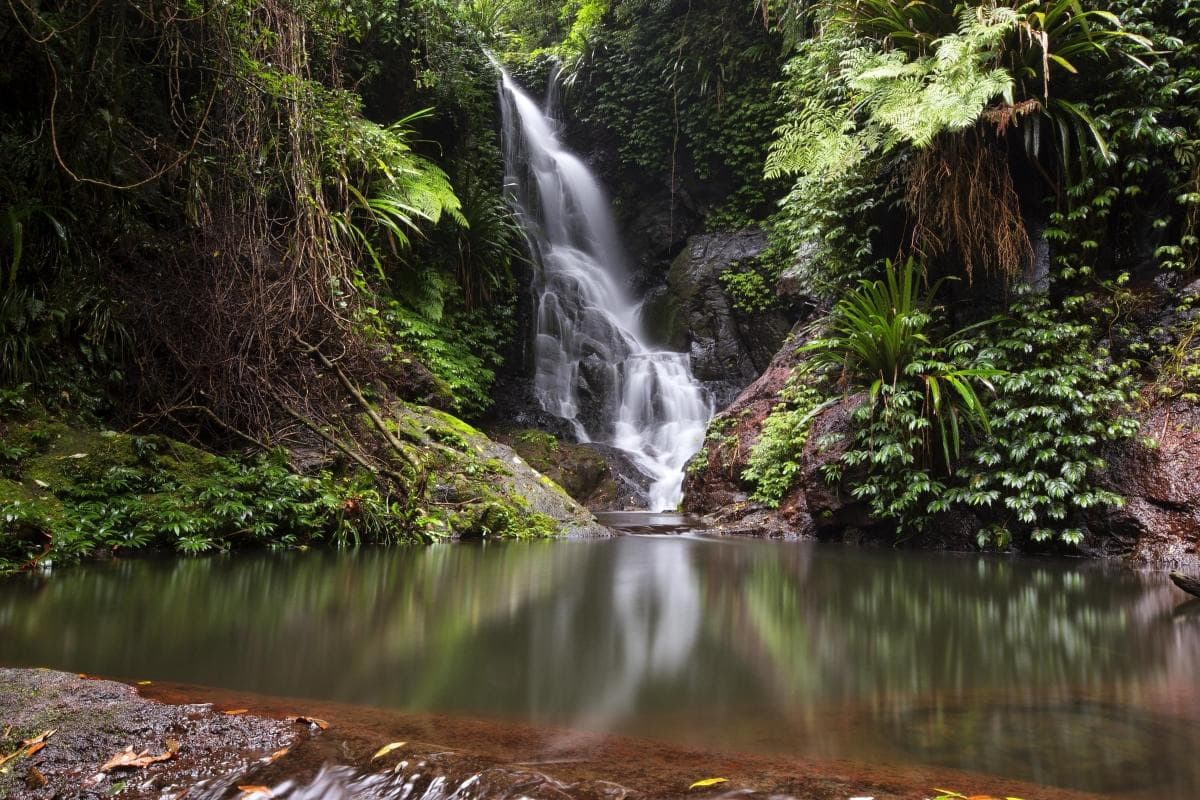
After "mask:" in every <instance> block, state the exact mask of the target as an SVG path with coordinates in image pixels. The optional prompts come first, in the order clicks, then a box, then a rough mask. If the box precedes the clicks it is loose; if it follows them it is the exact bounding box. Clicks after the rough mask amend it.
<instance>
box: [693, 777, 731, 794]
mask: <svg viewBox="0 0 1200 800" xmlns="http://www.w3.org/2000/svg"><path fill="white" fill-rule="evenodd" d="M718 783H729V778H704V779H703V780H698V781H696V782H695V783H693V784H692V785H691V786H689V787H688V790H689V791H691V790H692V789H707V788H708V787H709V786H716V785H717V784H718Z"/></svg>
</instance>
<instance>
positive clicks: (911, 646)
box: [0, 524, 1200, 797]
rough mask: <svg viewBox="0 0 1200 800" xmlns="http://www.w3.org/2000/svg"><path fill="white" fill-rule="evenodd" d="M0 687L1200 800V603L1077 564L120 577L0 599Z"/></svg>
mask: <svg viewBox="0 0 1200 800" xmlns="http://www.w3.org/2000/svg"><path fill="white" fill-rule="evenodd" d="M629 527H631V528H632V529H635V530H651V529H653V526H652V525H650V524H642V525H630V526H629ZM0 663H3V664H7V665H15V666H48V667H54V668H59V669H65V670H71V671H80V672H87V673H89V674H100V675H107V676H114V677H123V678H126V679H131V680H135V679H153V680H155V681H173V682H180V683H189V684H200V685H205V686H213V687H221V688H225V689H235V690H242V691H251V692H261V693H269V694H272V695H286V696H291V697H298V698H312V699H319V700H333V701H340V702H347V703H354V704H361V705H367V706H374V707H382V708H391V709H400V710H405V711H417V712H436V713H439V714H449V715H455V716H462V717H464V718H476V719H488V720H500V721H508V722H519V723H522V724H532V725H539V726H541V725H544V726H553V727H555V728H561V729H567V730H576V731H586V732H605V733H614V734H621V735H628V736H636V737H644V738H649V739H657V740H662V741H663V742H669V743H670V744H672V745H686V746H694V747H697V748H706V749H711V750H720V751H740V752H753V753H768V754H786V755H795V756H803V757H805V758H815V759H838V760H847V761H857V762H871V763H874V764H886V763H896V764H914V763H915V764H927V765H932V766H940V767H945V768H947V769H955V770H960V771H967V772H971V773H981V774H983V775H995V776H1003V777H1007V778H1016V779H1021V780H1025V781H1029V782H1031V783H1036V784H1041V785H1044V786H1048V787H1062V788H1068V789H1076V790H1081V791H1084V792H1091V793H1097V794H1103V795H1111V796H1121V797H1200V758H1198V757H1197V754H1200V601H1190V602H1189V601H1188V600H1187V598H1186V597H1185V596H1184V595H1183V594H1181V593H1179V592H1178V591H1177V590H1176V589H1175V588H1174V587H1173V586H1171V584H1170V583H1169V582H1168V581H1167V579H1166V576H1165V575H1161V574H1156V573H1143V572H1135V571H1131V570H1128V569H1125V568H1121V567H1118V566H1115V565H1106V564H1102V563H1095V562H1083V561H1057V560H1035V559H1021V558H1002V557H994V556H964V555H948V554H920V553H909V552H898V551H889V550H870V549H857V548H851V547H843V546H836V545H818V544H812V543H798V542H776V541H746V540H732V539H727V538H718V537H710V536H705V535H701V534H696V533H682V534H681V533H675V534H672V535H632V534H627V535H622V536H617V537H615V538H612V539H606V540H595V541H537V542H512V543H504V544H486V545H484V544H457V545H438V546H432V547H428V548H421V549H417V548H413V549H404V548H399V549H386V550H385V549H367V550H359V551H352V552H329V551H324V552H317V551H310V552H303V553H301V552H290V553H278V554H245V553H242V554H238V555H236V556H233V557H214V558H203V559H182V560H156V559H138V560H119V561H112V562H107V563H97V564H91V565H88V566H85V567H80V568H72V569H65V570H59V571H56V572H55V573H54V574H53V575H48V576H47V575H41V576H20V577H18V578H14V579H9V580H5V581H0Z"/></svg>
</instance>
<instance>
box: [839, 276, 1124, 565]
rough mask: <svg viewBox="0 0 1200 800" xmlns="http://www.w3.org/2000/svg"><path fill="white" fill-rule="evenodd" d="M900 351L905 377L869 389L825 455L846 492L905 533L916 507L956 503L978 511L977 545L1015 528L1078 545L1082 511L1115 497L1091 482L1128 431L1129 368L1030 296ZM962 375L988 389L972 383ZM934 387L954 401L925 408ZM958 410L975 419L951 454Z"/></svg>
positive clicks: (927, 509)
mask: <svg viewBox="0 0 1200 800" xmlns="http://www.w3.org/2000/svg"><path fill="white" fill-rule="evenodd" d="M1083 304H1084V301H1083V299H1082V298H1077V299H1075V300H1074V301H1072V302H1071V303H1068V306H1067V307H1068V309H1069V310H1071V311H1079V310H1082V306H1083ZM912 352H913V355H912V358H911V360H910V361H909V362H908V365H907V366H906V367H904V368H903V369H902V370H901V372H902V373H903V374H904V375H905V376H906V377H905V379H902V380H898V381H895V382H887V381H884V382H882V383H880V384H879V385H877V386H875V385H873V386H872V388H871V391H870V393H869V394H868V396H867V398H866V399H865V400H864V401H863V402H862V403H861V404H860V405H859V406H858V407H857V409H856V410H855V412H854V422H855V429H854V432H853V435H852V439H851V441H850V442H848V446H847V448H846V450H845V452H844V453H843V455H842V456H841V459H840V460H839V461H837V462H834V463H832V464H830V465H828V466H827V477H828V478H830V479H831V480H840V479H842V478H843V477H847V478H849V477H851V476H852V477H853V483H852V488H851V490H850V491H851V494H852V495H853V496H854V497H855V498H857V499H860V500H863V501H866V502H867V503H868V505H869V506H870V508H871V512H872V514H873V516H875V517H876V518H878V519H886V520H891V521H893V522H895V523H896V524H897V525H898V526H899V528H900V529H901V530H902V531H913V530H916V529H918V528H919V527H920V525H921V524H923V523H924V522H925V521H926V520H927V519H928V517H929V516H930V515H933V514H937V513H942V512H956V511H958V510H962V511H967V510H969V511H972V512H974V513H975V514H977V515H978V516H979V518H980V519H982V520H983V521H984V526H983V528H982V529H981V530H980V533H979V543H980V546H984V545H986V544H988V543H993V544H996V545H997V546H1000V547H1006V546H1007V545H1008V544H1009V543H1010V542H1011V541H1012V540H1013V539H1014V537H1016V536H1017V535H1020V536H1023V537H1028V538H1030V539H1032V540H1033V541H1038V542H1041V541H1046V540H1049V539H1052V538H1056V539H1058V540H1060V541H1062V542H1065V543H1067V544H1078V543H1079V541H1080V540H1081V538H1082V534H1081V532H1080V523H1081V520H1082V514H1083V512H1085V511H1086V510H1087V509H1090V508H1093V507H1097V506H1101V505H1119V504H1120V502H1121V498H1120V497H1118V496H1117V495H1114V494H1113V493H1112V492H1109V491H1107V490H1104V489H1101V488H1099V487H1097V486H1096V485H1095V483H1094V482H1095V479H1096V475H1097V474H1098V472H1099V470H1101V469H1102V468H1103V465H1104V462H1103V460H1102V458H1101V457H1100V455H1099V453H1100V449H1101V447H1102V446H1103V444H1105V443H1106V442H1111V441H1116V440H1120V439H1124V438H1129V437H1131V436H1133V435H1134V434H1135V433H1136V431H1137V424H1136V422H1135V421H1134V420H1133V419H1131V418H1129V417H1128V416H1126V415H1125V414H1126V412H1127V408H1128V402H1129V401H1130V400H1131V399H1132V397H1133V396H1134V393H1133V379H1132V377H1131V375H1130V373H1129V369H1128V366H1127V365H1123V364H1116V363H1113V362H1112V361H1111V360H1110V359H1109V358H1108V356H1107V353H1105V351H1104V350H1103V349H1101V348H1097V346H1096V343H1095V341H1094V328H1093V326H1092V324H1089V323H1088V322H1072V321H1070V320H1069V319H1066V318H1064V316H1063V315H1062V312H1055V311H1052V310H1051V309H1050V308H1049V307H1048V305H1047V304H1046V301H1045V299H1044V298H1039V297H1037V296H1030V297H1029V298H1027V299H1026V300H1024V301H1022V302H1020V303H1018V304H1017V305H1015V306H1014V307H1013V308H1012V310H1011V311H1010V313H1009V314H1008V315H1003V316H1000V317H997V318H996V319H994V320H992V321H991V322H990V323H989V324H988V325H987V326H986V327H981V328H976V329H973V330H965V331H960V332H959V333H957V334H956V335H955V336H953V337H949V338H948V339H946V340H944V343H942V344H933V343H930V342H928V341H919V342H917V343H915V344H914V345H913V351H912ZM971 380H976V381H982V380H986V381H987V386H988V388H989V389H990V391H989V392H987V393H985V394H982V395H981V394H979V393H976V392H975V391H973V389H971V387H970V381H971ZM938 383H941V384H943V385H942V387H941V388H939V389H936V390H935V389H934V388H933V387H934V386H935V385H937V384H938ZM939 396H940V398H941V401H942V403H947V402H948V401H950V400H953V401H954V402H955V403H957V404H960V407H959V408H954V409H952V408H951V407H950V406H948V405H945V406H943V407H942V408H941V409H938V408H937V404H936V400H935V398H938V397H939ZM963 416H965V417H966V418H967V419H969V420H972V421H974V422H976V423H977V424H976V426H975V427H974V429H973V435H972V436H970V437H969V441H970V442H971V446H970V447H969V448H967V449H966V452H965V453H960V449H959V448H960V442H961V441H963V440H968V437H966V436H960V432H959V424H958V419H959V418H960V417H963ZM939 418H941V419H943V420H945V421H947V422H948V423H949V424H941V425H939V424H938V420H939ZM931 430H936V433H937V435H936V436H930V431H931ZM931 443H936V444H937V445H938V447H937V450H938V455H940V456H941V463H940V468H939V464H938V463H936V462H934V461H933V460H932V459H931V458H930V450H931Z"/></svg>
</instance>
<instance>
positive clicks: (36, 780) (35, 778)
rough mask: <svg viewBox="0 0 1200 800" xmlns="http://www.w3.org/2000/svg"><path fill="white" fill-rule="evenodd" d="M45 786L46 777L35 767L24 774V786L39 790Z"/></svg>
mask: <svg viewBox="0 0 1200 800" xmlns="http://www.w3.org/2000/svg"><path fill="white" fill-rule="evenodd" d="M45 785H46V776H45V775H43V774H42V771H41V770H39V769H38V768H37V767H30V768H29V772H26V773H25V786H26V787H28V788H30V789H40V788H42V787H43V786H45Z"/></svg>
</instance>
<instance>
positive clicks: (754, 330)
mask: <svg viewBox="0 0 1200 800" xmlns="http://www.w3.org/2000/svg"><path fill="white" fill-rule="evenodd" d="M766 246H767V236H766V234H765V233H764V232H762V231H758V230H747V231H738V232H736V233H708V234H702V235H700V236H693V237H692V238H690V239H689V240H688V242H687V245H686V247H684V249H683V251H682V252H681V253H680V254H679V255H678V256H676V258H675V261H674V262H673V263H672V264H671V270H670V272H669V273H668V274H667V293H666V303H665V309H663V310H664V311H665V315H666V319H665V321H664V323H665V324H663V325H662V328H663V329H665V332H666V335H667V342H668V344H669V345H670V346H671V347H673V348H675V349H680V350H687V351H688V352H690V354H691V358H692V371H693V372H694V373H695V375H696V377H697V378H698V379H700V380H701V381H703V382H704V384H705V386H706V387H707V388H708V389H709V391H711V392H712V393H713V396H714V399H715V401H716V406H717V407H718V408H722V407H724V406H725V405H727V404H728V403H729V401H730V400H732V399H733V398H734V397H735V396H736V395H737V393H738V392H739V391H740V390H741V389H742V388H743V387H745V386H746V385H748V384H749V383H750V382H751V381H753V380H754V379H755V378H757V377H758V375H759V374H761V373H762V372H763V370H765V369H767V367H768V365H769V364H770V363H771V360H772V357H773V356H774V354H775V351H776V350H777V349H778V348H779V346H780V344H781V343H782V342H783V338H784V336H786V335H787V332H788V329H789V328H790V327H791V322H792V321H793V320H792V319H789V316H788V315H787V314H785V313H784V312H782V311H766V312H761V313H757V314H752V315H751V314H745V313H742V312H740V311H738V310H737V309H735V308H734V306H733V303H732V301H731V300H730V298H729V296H728V295H727V294H726V292H725V288H724V287H723V286H722V285H721V281H720V276H721V274H722V273H723V272H725V271H726V270H728V269H729V268H730V267H732V266H734V265H735V264H737V263H738V262H740V261H744V260H746V259H750V258H753V257H755V256H757V255H758V254H759V253H761V252H762V251H763V250H764V249H765V248H766ZM649 307H650V308H653V305H650V306H649Z"/></svg>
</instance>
